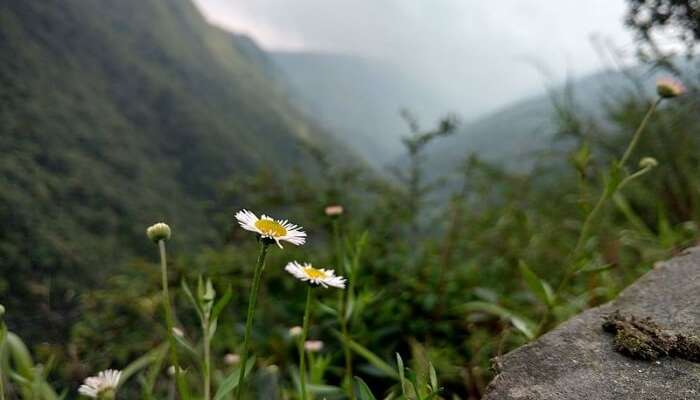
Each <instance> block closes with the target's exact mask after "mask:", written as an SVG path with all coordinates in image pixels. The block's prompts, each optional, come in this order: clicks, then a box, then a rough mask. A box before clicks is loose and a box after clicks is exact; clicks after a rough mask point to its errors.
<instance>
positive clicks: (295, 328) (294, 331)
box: [289, 326, 301, 337]
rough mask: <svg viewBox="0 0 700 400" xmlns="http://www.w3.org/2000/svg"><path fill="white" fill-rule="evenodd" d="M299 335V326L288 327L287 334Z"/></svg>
mask: <svg viewBox="0 0 700 400" xmlns="http://www.w3.org/2000/svg"><path fill="white" fill-rule="evenodd" d="M299 335H301V326H293V327H291V328H289V336H291V337H297V336H299Z"/></svg>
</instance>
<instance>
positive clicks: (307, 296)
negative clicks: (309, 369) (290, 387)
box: [299, 285, 313, 400]
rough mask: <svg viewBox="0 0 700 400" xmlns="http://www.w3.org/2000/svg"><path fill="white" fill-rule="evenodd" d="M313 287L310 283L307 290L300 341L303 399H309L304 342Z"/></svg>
mask: <svg viewBox="0 0 700 400" xmlns="http://www.w3.org/2000/svg"><path fill="white" fill-rule="evenodd" d="M312 293H313V287H312V286H311V285H309V288H308V289H307V291H306V308H305V309H304V324H303V326H302V331H301V338H300V341H299V383H300V384H301V388H300V390H301V400H306V399H307V394H306V352H305V351H304V350H305V349H304V344H305V343H306V338H307V337H308V335H309V314H311V296H312Z"/></svg>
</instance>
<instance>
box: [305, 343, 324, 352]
mask: <svg viewBox="0 0 700 400" xmlns="http://www.w3.org/2000/svg"><path fill="white" fill-rule="evenodd" d="M304 348H305V349H306V351H308V352H310V353H316V352H319V351H321V350H322V349H323V342H322V341H320V340H307V341H306V342H305V343H304Z"/></svg>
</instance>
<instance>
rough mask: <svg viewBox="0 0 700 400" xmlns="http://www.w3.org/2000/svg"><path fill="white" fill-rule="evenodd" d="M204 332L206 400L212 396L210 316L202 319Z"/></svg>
mask: <svg viewBox="0 0 700 400" xmlns="http://www.w3.org/2000/svg"><path fill="white" fill-rule="evenodd" d="M202 333H203V334H204V338H203V340H202V341H203V346H204V400H209V399H210V398H211V344H210V341H211V339H210V337H209V336H210V332H209V317H208V316H207V317H205V318H204V321H202Z"/></svg>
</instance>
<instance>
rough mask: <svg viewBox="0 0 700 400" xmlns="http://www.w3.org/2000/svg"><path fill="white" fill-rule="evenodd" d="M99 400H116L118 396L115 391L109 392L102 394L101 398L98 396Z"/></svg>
mask: <svg viewBox="0 0 700 400" xmlns="http://www.w3.org/2000/svg"><path fill="white" fill-rule="evenodd" d="M97 398H98V399H99V400H116V398H117V394H116V392H115V391H114V390H108V391H106V392H103V393H100V395H99V396H97Z"/></svg>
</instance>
